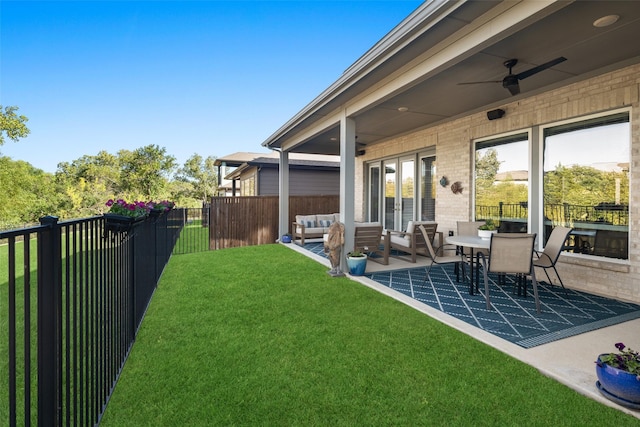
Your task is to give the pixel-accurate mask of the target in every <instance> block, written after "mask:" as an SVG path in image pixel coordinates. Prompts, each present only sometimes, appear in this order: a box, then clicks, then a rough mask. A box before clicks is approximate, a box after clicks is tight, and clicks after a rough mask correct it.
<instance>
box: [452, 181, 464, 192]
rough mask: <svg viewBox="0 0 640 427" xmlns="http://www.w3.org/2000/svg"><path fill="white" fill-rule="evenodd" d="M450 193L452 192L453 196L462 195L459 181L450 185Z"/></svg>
mask: <svg viewBox="0 0 640 427" xmlns="http://www.w3.org/2000/svg"><path fill="white" fill-rule="evenodd" d="M451 191H453V194H460V193H462V183H461V182H460V181H456V182H454V183H453V184H451Z"/></svg>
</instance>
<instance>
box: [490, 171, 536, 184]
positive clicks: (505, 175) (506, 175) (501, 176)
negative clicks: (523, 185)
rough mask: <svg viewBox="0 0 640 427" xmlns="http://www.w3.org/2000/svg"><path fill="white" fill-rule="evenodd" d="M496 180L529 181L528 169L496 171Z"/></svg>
mask: <svg viewBox="0 0 640 427" xmlns="http://www.w3.org/2000/svg"><path fill="white" fill-rule="evenodd" d="M495 181H496V182H502V181H526V182H529V171H523V170H519V171H507V172H498V173H497V174H496V176H495Z"/></svg>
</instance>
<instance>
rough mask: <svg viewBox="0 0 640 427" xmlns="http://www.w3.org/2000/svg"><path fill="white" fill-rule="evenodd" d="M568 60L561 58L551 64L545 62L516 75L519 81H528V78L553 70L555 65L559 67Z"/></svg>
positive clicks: (550, 62)
mask: <svg viewBox="0 0 640 427" xmlns="http://www.w3.org/2000/svg"><path fill="white" fill-rule="evenodd" d="M566 60H567V58H565V57H564V56H561V57H559V58H556V59H553V60H551V61H549V62H545V63H544V64H541V65H538V66H537V67H533V68H530V69H528V70H526V71H523V72H521V73H518V74H516V77H517V78H518V80H522V79H526V78H527V77H531V76H533V75H534V74H536V73H539V72H540V71H543V70H546V69H547V68H551V67H553V66H554V65H558V64H559V63H561V62H564V61H566Z"/></svg>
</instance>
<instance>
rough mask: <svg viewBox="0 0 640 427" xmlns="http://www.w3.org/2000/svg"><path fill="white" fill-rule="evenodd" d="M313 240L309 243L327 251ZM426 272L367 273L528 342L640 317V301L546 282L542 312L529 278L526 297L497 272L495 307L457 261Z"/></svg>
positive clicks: (493, 286)
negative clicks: (461, 277)
mask: <svg viewBox="0 0 640 427" xmlns="http://www.w3.org/2000/svg"><path fill="white" fill-rule="evenodd" d="M312 246H314V245H305V249H310V250H312V251H313V252H314V253H317V254H319V255H324V254H323V253H322V250H321V248H320V250H319V252H318V249H317V248H312ZM319 246H320V247H322V245H321V244H320V245H319ZM425 273H426V272H425V268H424V267H420V268H411V269H404V270H396V271H385V272H378V273H368V274H365V277H368V278H370V279H372V280H374V281H376V282H378V283H380V284H382V285H384V286H388V287H389V288H391V289H394V290H396V291H398V292H401V293H403V294H405V295H407V296H409V297H411V298H413V299H416V300H418V301H420V302H422V303H424V304H427V305H429V306H430V307H433V308H435V309H437V310H439V311H441V312H443V313H447V314H449V315H451V316H454V317H456V318H458V319H460V320H462V321H464V322H467V323H469V324H471V325H473V326H476V327H478V328H480V329H483V330H485V331H487V332H489V333H491V334H493V335H496V336H499V337H501V338H503V339H505V340H507V341H510V342H513V343H515V344H518V345H519V346H521V347H524V348H531V347H535V346H538V345H541V344H546V343H549V342H552V341H556V340H559V339H562V338H567V337H570V336H574V335H578V334H581V333H584V332H588V331H593V330H596V329H599V328H603V327H606V326H611V325H615V324H617V323H621V322H625V321H627V320H632V319H636V318H640V305H637V304H630V303H625V302H621V301H616V300H613V299H609V298H603V297H599V296H596V295H591V294H588V293H586V292H580V291H575V290H571V289H568V290H567V295H565V293H564V290H563V289H562V288H561V287H559V286H554V285H549V284H547V283H545V282H539V283H538V291H539V296H540V304H541V309H542V313H540V314H538V313H536V308H535V301H534V298H533V291H532V289H531V284H530V283H529V284H528V290H529V293H528V295H527V297H522V296H518V295H517V294H516V293H515V284H514V283H513V281H511V280H510V279H509V278H508V279H507V283H506V284H505V285H502V286H498V285H497V281H496V277H495V276H490V284H489V285H490V290H489V294H490V296H491V303H492V305H493V307H494V309H493V310H487V308H486V303H485V299H484V291H483V289H484V284H483V283H482V284H481V286H480V288H481V289H480V292H479V293H475V295H469V282H468V281H460V282H456V275H455V273H454V267H453V265H445V266H439V265H434V266H433V268H431V271H430V274H429V277H428V278H427V280H426V281H425V276H426V274H425Z"/></svg>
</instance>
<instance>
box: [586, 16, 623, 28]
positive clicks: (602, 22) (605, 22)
mask: <svg viewBox="0 0 640 427" xmlns="http://www.w3.org/2000/svg"><path fill="white" fill-rule="evenodd" d="M618 19H620V16H619V15H607V16H603V17H602V18H598V19H596V20H595V21H593V26H594V27H597V28H602V27H608V26H609V25H613V24H615V23H616V22H618Z"/></svg>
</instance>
